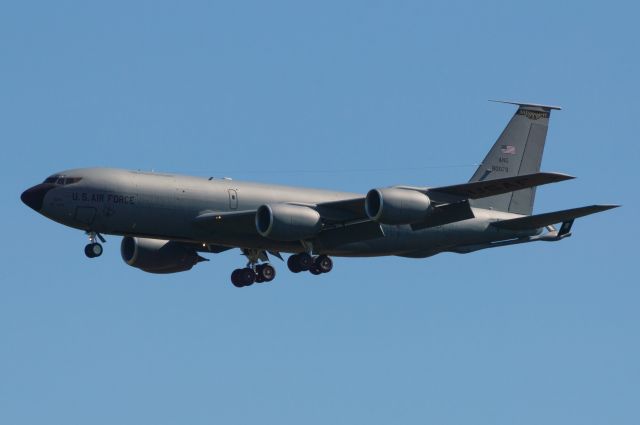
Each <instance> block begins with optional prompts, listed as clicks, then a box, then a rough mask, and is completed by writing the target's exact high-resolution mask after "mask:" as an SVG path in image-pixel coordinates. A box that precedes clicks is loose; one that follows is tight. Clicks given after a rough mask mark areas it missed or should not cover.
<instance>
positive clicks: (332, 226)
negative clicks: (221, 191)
mask: <svg viewBox="0 0 640 425" xmlns="http://www.w3.org/2000/svg"><path fill="white" fill-rule="evenodd" d="M300 205H305V206H308V207H309V208H314V209H315V210H317V211H318V212H319V213H320V216H321V217H322V220H323V221H324V223H325V227H324V228H323V230H322V231H321V232H320V234H319V235H318V237H317V240H318V242H319V243H321V244H322V245H323V246H335V245H339V244H346V243H351V242H359V241H365V240H369V239H375V238H379V237H382V236H384V232H383V231H382V228H381V227H380V224H379V223H377V222H374V221H371V220H370V219H369V218H368V217H367V216H366V214H365V212H364V197H362V198H353V199H347V200H344V201H334V202H325V203H319V204H316V205H307V204H300ZM256 212H257V211H256V210H245V211H232V212H206V213H203V214H200V215H199V216H197V217H196V218H195V221H194V222H195V224H196V225H197V226H201V227H205V228H207V229H209V230H212V231H218V232H220V233H231V232H232V233H235V234H252V235H253V234H256V233H257V230H256V224H255V217H256Z"/></svg>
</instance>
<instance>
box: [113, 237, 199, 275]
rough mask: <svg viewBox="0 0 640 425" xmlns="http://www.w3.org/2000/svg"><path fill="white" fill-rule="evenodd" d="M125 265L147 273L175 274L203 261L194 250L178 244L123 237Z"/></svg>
mask: <svg viewBox="0 0 640 425" xmlns="http://www.w3.org/2000/svg"><path fill="white" fill-rule="evenodd" d="M120 254H121V255H122V259H123V260H124V262H125V263H127V264H128V265H130V266H132V267H136V268H138V269H140V270H144V271H145V272H149V273H162V274H163V273H177V272H184V271H187V270H190V269H191V268H192V267H193V266H194V265H196V264H197V263H199V262H200V261H204V260H205V259H204V258H202V257H201V256H199V255H198V254H197V252H196V251H195V249H193V248H191V247H188V246H185V245H183V244H180V243H179V242H173V241H166V240H160V239H147V238H135V237H131V236H125V237H124V238H122V243H121V244H120Z"/></svg>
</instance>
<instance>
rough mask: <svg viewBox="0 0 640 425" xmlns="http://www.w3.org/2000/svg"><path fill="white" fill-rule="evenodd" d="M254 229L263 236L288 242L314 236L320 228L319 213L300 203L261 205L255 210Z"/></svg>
mask: <svg viewBox="0 0 640 425" xmlns="http://www.w3.org/2000/svg"><path fill="white" fill-rule="evenodd" d="M256 229H257V230H258V233H260V235H262V236H264V237H265V238H269V239H273V240H276V241H283V242H290V241H299V240H303V239H308V238H311V237H314V236H316V235H317V234H318V233H319V232H320V230H321V229H322V221H321V220H320V214H319V213H318V211H316V210H314V209H313V208H309V207H305V206H302V205H290V204H272V205H268V204H267V205H262V206H261V207H260V208H258V211H257V212H256Z"/></svg>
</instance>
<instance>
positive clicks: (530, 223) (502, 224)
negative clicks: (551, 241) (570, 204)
mask: <svg viewBox="0 0 640 425" xmlns="http://www.w3.org/2000/svg"><path fill="white" fill-rule="evenodd" d="M617 207H619V205H590V206H588V207H580V208H572V209H569V210H563V211H555V212H550V213H545V214H537V215H529V216H525V217H519V218H512V219H509V220H501V221H496V222H494V223H492V224H491V225H492V226H494V227H498V228H500V229H508V230H530V229H539V228H541V227H545V226H550V225H552V224H556V223H561V222H562V223H565V222H566V223H568V222H570V221H573V220H575V219H576V218H579V217H584V216H586V215H590V214H595V213H599V212H602V211H606V210H610V209H612V208H617Z"/></svg>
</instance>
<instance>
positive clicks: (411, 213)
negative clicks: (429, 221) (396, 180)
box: [364, 187, 431, 224]
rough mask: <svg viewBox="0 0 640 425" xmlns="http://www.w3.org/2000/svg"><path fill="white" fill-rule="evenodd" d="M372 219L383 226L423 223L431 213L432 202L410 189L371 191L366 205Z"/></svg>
mask: <svg viewBox="0 0 640 425" xmlns="http://www.w3.org/2000/svg"><path fill="white" fill-rule="evenodd" d="M364 208H365V212H366V213H367V216H369V218H370V219H372V220H374V221H377V222H379V223H382V224H412V223H417V222H420V221H423V220H424V219H425V218H426V217H427V216H428V215H429V214H430V212H431V200H430V199H429V197H428V196H427V195H425V194H424V193H421V192H418V191H416V190H410V189H400V188H394V187H391V188H385V189H371V190H370V191H369V193H367V197H366V198H365V203H364Z"/></svg>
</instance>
